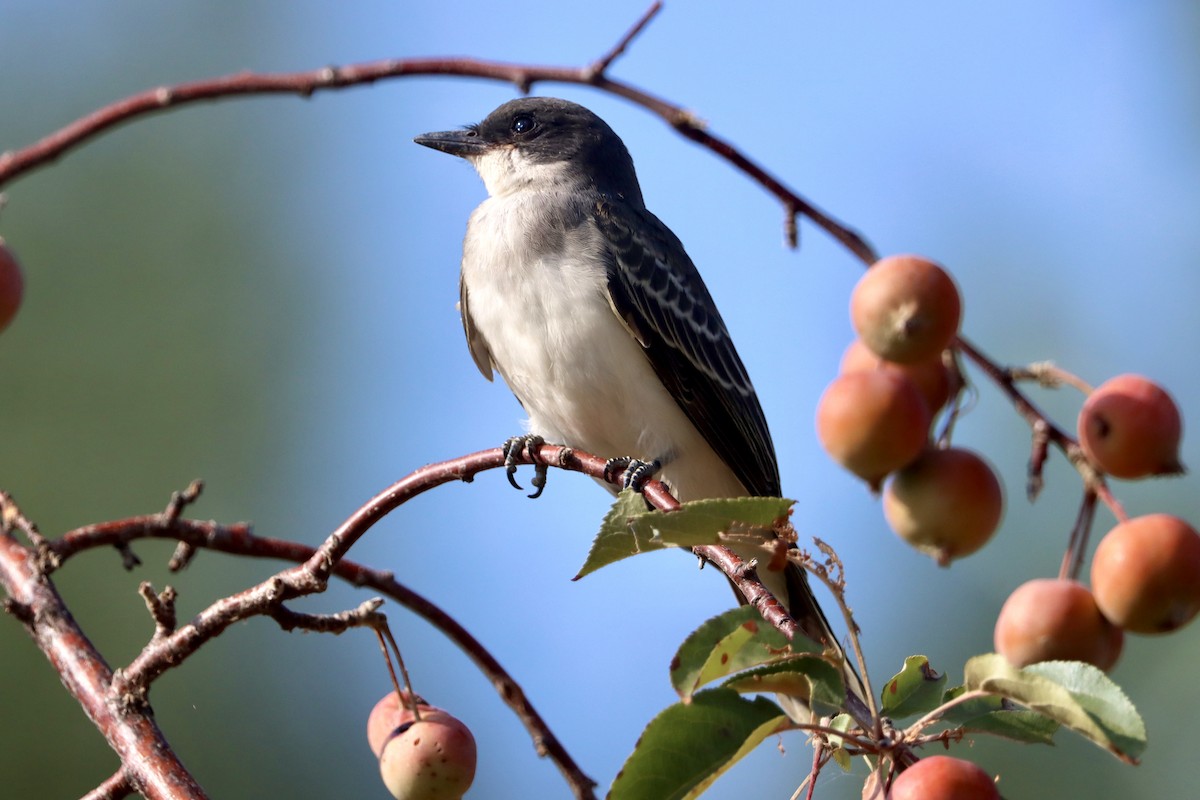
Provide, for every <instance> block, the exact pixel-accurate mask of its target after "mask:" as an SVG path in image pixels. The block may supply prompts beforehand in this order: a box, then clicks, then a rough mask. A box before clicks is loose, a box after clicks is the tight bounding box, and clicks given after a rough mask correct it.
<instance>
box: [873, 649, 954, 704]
mask: <svg viewBox="0 0 1200 800" xmlns="http://www.w3.org/2000/svg"><path fill="white" fill-rule="evenodd" d="M945 685H946V674H945V673H938V672H937V671H935V670H934V669H933V667H931V666H929V659H928V658H926V657H925V656H909V657H908V658H906V659H904V668H903V669H901V670H900V671H899V672H898V673H896V674H895V675H894V676H893V677H892V679H891V680H889V681H888V682H887V683H885V684H884V686H883V693H882V700H883V714H884V715H886V716H889V717H893V718H895V719H903V718H904V717H911V716H914V715H916V714H924V713H926V712H929V711H932V710H933V709H935V708H937V707H938V706H939V705H941V703H942V693H943V691H944V688H945Z"/></svg>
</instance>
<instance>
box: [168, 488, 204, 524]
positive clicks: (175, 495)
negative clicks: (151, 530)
mask: <svg viewBox="0 0 1200 800" xmlns="http://www.w3.org/2000/svg"><path fill="white" fill-rule="evenodd" d="M203 491H204V481H202V480H200V479H199V478H197V479H196V480H194V481H192V482H191V483H189V484H188V486H187V488H186V489H184V490H183V491H182V492H171V499H170V500H168V501H167V507H166V508H165V509H163V512H162V514H161V515H160V517H159V520H160V524H161V525H162V526H163V527H164V528H169V527H170V526H171V525H172V524H174V522H175V520H177V519H179V515H180V514H182V513H183V509H185V508H187V507H188V506H190V505H191V504H192V503H194V502H196V500H197V499H199V497H200V493H201V492H203Z"/></svg>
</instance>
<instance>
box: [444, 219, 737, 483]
mask: <svg viewBox="0 0 1200 800" xmlns="http://www.w3.org/2000/svg"><path fill="white" fill-rule="evenodd" d="M481 210H483V209H481ZM481 216H482V217H483V218H482V219H480V217H481ZM487 221H488V220H487V217H486V215H480V214H479V213H477V214H476V216H475V217H474V218H473V220H472V225H479V224H480V223H481V222H483V223H486V222H487ZM510 229H511V228H510ZM489 240H490V241H491V242H492V243H493V244H495V243H496V242H497V241H498V239H497V238H489V237H484V241H489ZM510 244H511V245H513V246H509V247H494V246H493V247H490V248H488V251H487V252H482V251H481V252H471V251H469V250H468V251H467V252H466V253H464V260H463V279H464V280H465V281H466V285H467V289H468V293H469V307H470V314H471V321H472V324H473V326H474V328H475V329H476V330H477V331H478V332H479V333H480V334H481V335H482V337H483V339H484V340H485V341H486V342H487V346H488V349H489V351H490V353H491V357H492V361H493V363H494V364H495V365H496V368H497V370H498V371H499V372H500V374H501V375H502V376H503V377H504V380H505V382H506V383H507V384H508V386H509V388H510V389H512V391H513V393H514V394H515V395H516V396H517V398H518V399H519V400H520V401H521V404H522V405H523V406H524V408H525V411H526V413H527V414H528V415H529V431H530V432H531V433H536V434H538V435H540V436H542V437H543V438H545V439H546V441H548V442H553V443H561V444H566V445H568V446H571V447H576V448H579V449H581V450H586V451H588V452H591V453H594V454H596V455H598V456H600V457H602V458H612V457H615V456H633V457H635V458H640V459H644V460H647V461H649V460H653V459H659V460H660V461H662V463H663V471H662V477H663V478H664V479H665V480H667V481H668V482H669V483H670V484H671V485H672V487H673V488H674V489H675V491H676V492H677V494H680V495H682V496H683V497H682V498H681V499H684V498H687V499H695V498H700V497H717V496H733V495H741V494H745V489H744V488H743V487H742V486H741V483H740V482H739V481H738V480H737V479H736V478H735V477H734V475H733V473H732V471H731V470H730V469H729V468H728V467H727V466H725V464H724V462H722V461H721V459H720V458H719V457H718V456H717V455H716V453H715V452H714V451H713V450H712V448H711V447H710V446H709V445H708V443H707V442H706V441H705V440H704V438H703V437H702V436H701V435H700V433H699V432H698V431H697V430H696V428H695V426H693V425H692V423H691V421H690V420H689V419H688V418H687V416H686V414H684V412H683V410H682V409H681V408H680V407H679V405H678V404H677V403H676V402H675V400H674V398H672V397H671V395H670V393H669V392H668V391H667V390H666V388H665V387H664V386H663V384H662V382H661V381H660V380H659V379H658V376H657V375H656V374H655V373H654V370H653V368H652V367H651V366H650V361H649V359H648V358H647V357H646V355H645V353H644V351H643V349H642V346H641V344H640V343H639V342H638V341H637V340H636V339H635V338H634V337H633V336H632V334H631V333H630V332H629V330H628V329H626V327H625V326H624V325H623V324H622V322H621V321H620V320H619V319H618V318H617V316H616V314H615V313H614V312H613V310H612V308H611V306H610V305H609V302H608V296H607V288H606V278H605V272H604V265H603V263H601V262H600V260H599V259H598V258H597V259H596V260H595V261H593V262H590V263H589V262H580V261H566V260H564V259H562V258H561V257H560V256H559V255H558V254H553V255H549V256H535V255H532V254H530V253H528V252H524V253H523V252H521V249H522V248H521V243H520V242H514V243H510ZM568 249H569V250H570V251H571V252H588V249H587V248H574V247H572V248H568Z"/></svg>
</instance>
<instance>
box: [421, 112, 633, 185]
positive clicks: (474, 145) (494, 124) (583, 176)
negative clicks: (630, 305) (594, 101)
mask: <svg viewBox="0 0 1200 800" xmlns="http://www.w3.org/2000/svg"><path fill="white" fill-rule="evenodd" d="M413 141H415V142H416V143H417V144H422V145H425V146H426V147H432V148H433V149H435V150H441V151H442V152H444V153H450V154H451V155H456V156H461V157H462V158H465V159H467V160H468V161H470V162H471V163H472V164H473V165H474V166H475V169H476V170H477V171H478V172H479V175H480V176H481V177H482V178H483V181H484V183H485V184H486V186H487V189H488V193H489V194H490V195H492V196H493V197H495V196H498V195H504V194H508V193H510V192H513V191H520V190H525V189H533V190H542V189H546V190H548V189H551V188H554V187H556V186H564V185H571V184H576V185H578V184H581V183H582V184H585V185H590V186H594V187H595V188H596V189H598V190H599V191H601V192H603V193H605V194H611V195H619V196H622V197H624V198H625V199H626V200H627V201H629V202H633V203H637V204H639V205H640V204H641V191H640V190H639V189H638V182H637V176H636V174H635V173H634V170H633V160H632V159H631V158H630V157H629V151H628V150H626V149H625V144H624V143H623V142H622V141H621V138H620V137H619V136H617V134H616V133H614V132H613V129H612V128H610V127H608V124H607V123H606V122H605V121H604V120H602V119H600V118H599V117H597V116H596V115H595V114H593V113H592V112H591V111H588V110H587V109H586V108H584V107H583V106H581V105H577V104H575V103H571V102H568V101H566V100H559V99H557V98H554V97H523V98H520V99H517V100H510V101H509V102H507V103H505V104H504V105H502V106H500V107H499V108H497V109H496V110H495V111H493V112H492V113H491V114H488V116H487V118H486V119H484V120H483V122H480V123H479V124H478V125H471V126H468V127H467V128H465V129H463V130H459V131H444V132H440V133H426V134H424V135H422V136H418V137H416V138H415V139H414V140H413Z"/></svg>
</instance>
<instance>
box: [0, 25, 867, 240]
mask: <svg viewBox="0 0 1200 800" xmlns="http://www.w3.org/2000/svg"><path fill="white" fill-rule="evenodd" d="M659 7H660V4H659V3H655V4H654V5H653V6H651V8H650V10H649V11H647V12H646V13H645V14H644V15H643V16H642V18H641V19H640V20H639V21H638V23H637V24H635V25H634V27H633V28H632V29H631V30H630V31H629V32H628V33H626V34H625V35H624V36H623V37H622V38H621V39H620V40H619V41H618V43H617V44H616V45H615V46H614V47H613V48H611V49H610V50H609V52H608V53H606V54H605V55H604V56H602V57H601V58H599V59H597V60H596V61H594V62H592V63H591V64H589V65H587V66H583V67H556V66H538V65H530V64H511V63H508V62H503V61H489V60H485V59H477V58H405V59H385V60H380V61H368V62H363V63H359V64H349V65H346V66H342V67H335V66H328V67H321V68H320V69H315V70H309V71H304V72H280V73H254V72H240V73H236V74H233V75H226V76H222V77H217V78H206V79H203V80H198V81H192V82H189V83H181V84H176V85H174V86H159V87H156V88H154V89H148V90H146V91H144V92H140V93H138V94H134V95H130V96H129V97H126V98H124V99H122V100H118V101H116V102H115V103H111V104H109V105H107V106H104V107H103V108H100V109H97V110H96V111H93V112H92V113H90V114H87V115H86V116H83V117H80V118H79V119H77V120H75V121H74V122H72V123H70V124H68V125H66V126H64V127H63V128H60V129H59V130H57V131H55V132H54V133H51V134H50V135H48V136H46V137H44V138H43V139H41V140H39V141H37V142H34V143H33V144H31V145H29V146H27V147H24V148H21V149H19V150H13V151H8V152H5V153H0V187H3V186H4V185H5V184H8V183H10V182H12V181H13V180H15V179H16V178H18V177H20V176H21V175H24V174H25V173H27V172H30V171H32V170H34V169H37V168H39V167H43V166H46V165H48V164H50V163H52V162H53V161H55V160H57V159H58V158H61V157H62V156H63V155H65V154H66V153H68V152H70V151H71V150H73V149H75V148H77V147H79V146H80V145H82V144H84V143H86V142H88V141H89V140H91V139H93V138H95V137H97V136H99V135H101V134H102V133H106V132H108V131H110V130H112V129H113V128H116V127H118V126H120V125H122V124H124V123H126V122H130V121H132V120H135V119H137V118H139V117H143V116H147V115H150V114H157V113H161V112H163V111H168V110H170V109H174V108H178V107H180V106H184V105H190V104H193V103H200V102H205V101H214V100H223V99H226V98H233V97H244V96H252V95H264V94H291V95H297V96H299V97H309V96H311V95H313V94H314V93H316V92H321V91H329V90H336V89H345V88H348V87H351V86H362V85H367V84H371V83H375V82H377V81H382V80H389V79H392V78H403V77H410V76H419V75H457V76H461V77H472V78H486V79H489V80H497V81H505V82H507V83H511V84H513V85H515V86H516V87H517V88H518V89H519V90H520V91H522V92H525V93H527V92H529V90H530V89H531V88H532V87H533V85H534V84H535V83H542V82H552V83H571V84H580V85H585V86H593V87H595V88H597V89H600V90H601V91H605V92H608V93H610V94H614V95H617V96H618V97H623V98H625V99H626V100H629V101H630V102H633V103H635V104H636V105H639V106H641V107H642V108H645V109H647V110H648V111H651V112H653V113H654V114H656V115H658V116H659V117H661V118H662V119H663V120H664V121H666V122H667V124H669V125H670V126H671V127H672V128H674V129H675V130H676V131H678V132H679V133H680V134H681V135H682V136H684V137H686V138H688V139H691V140H692V141H694V142H697V143H698V144H700V145H703V146H704V147H707V148H708V149H709V150H712V151H713V152H715V153H717V154H718V155H719V156H721V157H722V158H724V159H725V160H726V161H728V162H730V163H731V164H733V165H734V166H735V167H737V168H738V169H739V170H741V171H742V172H745V173H746V174H747V175H749V176H750V177H751V178H752V179H753V180H755V181H756V182H757V183H759V184H760V185H761V186H763V187H764V188H765V189H766V190H767V191H768V192H770V193H771V194H773V195H774V196H775V197H776V198H777V199H778V200H779V201H780V202H781V203H782V204H783V206H784V208H785V209H786V210H787V214H788V219H789V223H790V224H789V225H788V231H789V236H788V239H789V242H790V243H791V244H792V245H793V246H795V244H796V240H795V236H794V220H795V216H796V215H802V216H806V217H808V218H809V219H811V220H812V221H813V222H814V223H815V224H816V225H817V226H818V227H820V228H822V229H823V230H825V231H826V232H827V233H828V234H829V235H830V236H832V237H833V238H834V239H836V240H838V241H839V242H841V243H842V244H843V245H845V246H846V247H847V248H848V249H849V250H850V251H851V252H853V253H854V254H855V255H857V256H858V257H859V258H861V259H863V260H864V261H865V262H866V263H868V264H869V263H871V262H873V261H875V260H876V257H875V253H874V251H873V250H872V249H871V247H870V245H869V244H867V242H866V240H864V239H863V237H862V236H861V235H859V234H858V233H856V232H855V231H853V230H851V229H850V228H849V227H847V226H846V225H844V224H843V223H841V222H839V221H837V220H836V219H834V218H833V217H832V216H830V215H829V214H827V213H826V212H824V211H822V210H821V209H820V208H818V207H817V206H816V205H814V204H813V203H811V202H810V201H808V200H807V199H805V198H804V197H801V196H800V194H798V193H797V192H796V191H794V190H793V189H791V188H789V187H788V186H786V185H785V184H784V183H783V182H782V181H781V180H780V179H778V178H777V177H775V176H773V175H772V174H771V173H769V172H768V171H767V170H766V169H765V168H763V167H762V166H761V165H759V164H758V163H757V162H755V161H753V160H752V159H750V158H749V157H748V156H746V155H745V154H744V153H742V152H741V151H740V150H738V148H736V147H734V146H733V145H732V144H731V143H730V142H728V141H726V140H725V139H722V138H720V137H718V136H716V135H714V134H712V133H709V132H708V130H707V129H706V128H705V126H704V124H703V123H702V122H701V121H700V120H699V119H697V117H696V116H695V115H693V114H692V113H691V112H689V111H687V110H686V109H684V108H683V107H681V106H677V105H674V104H673V103H670V102H667V101H666V100H664V99H662V98H660V97H657V96H655V95H652V94H650V93H649V92H646V91H644V90H642V89H639V88H637V87H635V86H633V85H632V84H628V83H624V82H622V81H618V80H613V79H612V78H610V77H608V74H607V70H608V67H609V66H610V65H611V64H612V62H613V61H614V60H615V59H616V58H617V57H618V56H620V55H621V53H623V52H624V51H625V48H626V47H627V46H628V45H629V44H630V42H631V41H632V40H633V38H634V37H636V36H637V35H638V34H639V33H641V31H642V30H643V29H644V28H645V26H646V24H648V23H649V21H650V20H651V18H653V16H654V15H655V13H657V11H658V8H659Z"/></svg>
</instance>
